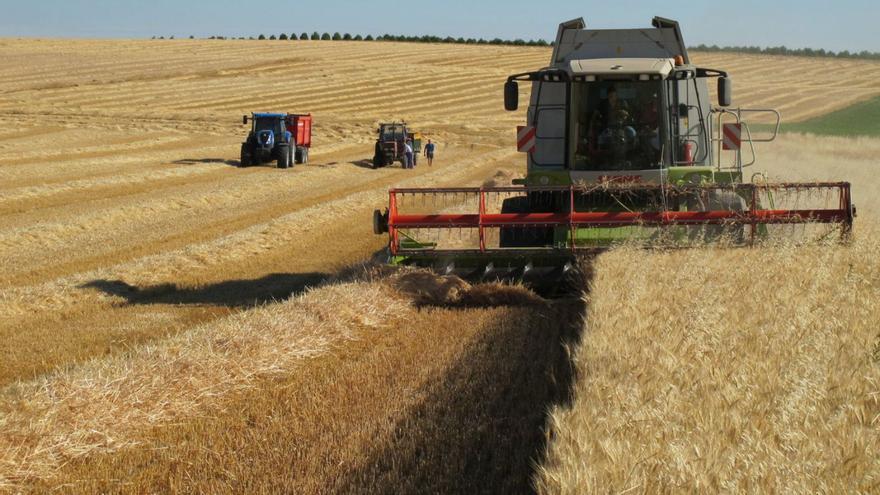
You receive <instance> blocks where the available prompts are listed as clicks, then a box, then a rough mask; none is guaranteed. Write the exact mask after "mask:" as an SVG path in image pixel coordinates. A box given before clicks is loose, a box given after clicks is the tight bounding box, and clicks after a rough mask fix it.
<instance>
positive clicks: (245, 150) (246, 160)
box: [238, 143, 251, 167]
mask: <svg viewBox="0 0 880 495" xmlns="http://www.w3.org/2000/svg"><path fill="white" fill-rule="evenodd" d="M238 166H239V167H250V166H251V150H250V147H249V146H248V145H247V144H246V143H242V145H241V159H240V160H239V161H238Z"/></svg>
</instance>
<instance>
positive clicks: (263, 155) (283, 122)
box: [240, 113, 298, 168]
mask: <svg viewBox="0 0 880 495" xmlns="http://www.w3.org/2000/svg"><path fill="white" fill-rule="evenodd" d="M249 120H250V121H251V124H252V125H251V132H250V133H248V137H247V139H246V140H245V142H243V143H241V162H240V166H242V167H248V166H251V165H259V164H261V163H266V162H269V161H272V160H277V162H278V168H288V167H291V166H292V165H293V164H294V159H295V158H296V157H298V155H296V156H295V155H294V154H295V153H297V152H298V150H297V146H296V141H295V140H294V137H293V134H292V133H291V132H290V130H288V115H287V114H286V113H252V114H251V116H250V117H248V116H247V115H245V116H244V117H243V118H242V124H244V125H247V123H248V121H249Z"/></svg>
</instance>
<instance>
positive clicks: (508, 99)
mask: <svg viewBox="0 0 880 495" xmlns="http://www.w3.org/2000/svg"><path fill="white" fill-rule="evenodd" d="M517 108H519V84H517V83H516V81H507V82H506V83H504V109H505V110H507V111H508V112H512V111H514V110H516V109H517Z"/></svg>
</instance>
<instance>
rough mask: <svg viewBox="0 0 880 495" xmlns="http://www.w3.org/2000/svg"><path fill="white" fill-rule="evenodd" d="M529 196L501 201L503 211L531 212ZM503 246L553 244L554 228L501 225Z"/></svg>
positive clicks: (501, 243) (501, 244)
mask: <svg viewBox="0 0 880 495" xmlns="http://www.w3.org/2000/svg"><path fill="white" fill-rule="evenodd" d="M530 211H531V210H530V208H529V198H528V196H516V197H513V198H507V199H505V200H504V201H503V202H502V203H501V213H529V212H530ZM499 236H500V239H499V245H500V246H501V247H503V248H504V247H544V246H549V245H551V244H553V229H552V228H547V227H501V229H500V233H499Z"/></svg>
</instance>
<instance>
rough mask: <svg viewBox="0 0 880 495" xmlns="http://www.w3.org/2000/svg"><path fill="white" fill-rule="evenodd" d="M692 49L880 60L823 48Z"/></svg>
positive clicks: (698, 48) (864, 52) (875, 55)
mask: <svg viewBox="0 0 880 495" xmlns="http://www.w3.org/2000/svg"><path fill="white" fill-rule="evenodd" d="M690 49H691V50H694V51H700V52H731V53H753V54H759V55H793V56H796V57H835V58H860V59H869V60H880V53H878V52H869V51H868V50H862V51H860V52H850V51H849V50H843V51H841V52H835V51H832V50H823V49H822V48H819V49H813V48H788V47H786V46H767V47H760V46H718V45H712V46H707V45H704V44H700V45H697V46H692V47H690Z"/></svg>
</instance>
